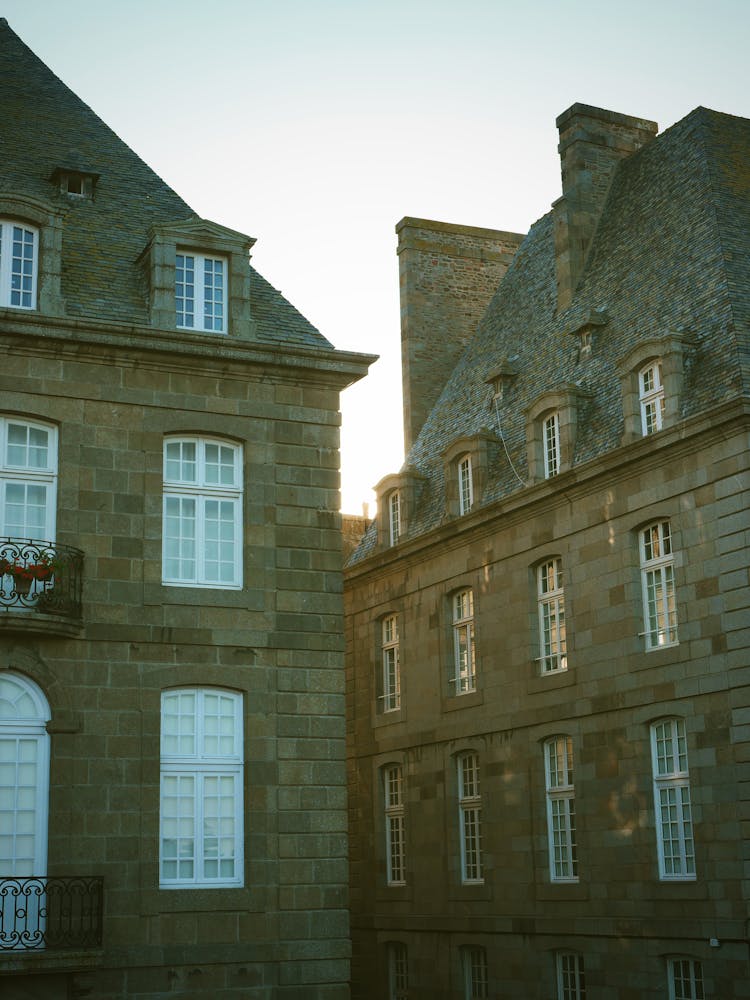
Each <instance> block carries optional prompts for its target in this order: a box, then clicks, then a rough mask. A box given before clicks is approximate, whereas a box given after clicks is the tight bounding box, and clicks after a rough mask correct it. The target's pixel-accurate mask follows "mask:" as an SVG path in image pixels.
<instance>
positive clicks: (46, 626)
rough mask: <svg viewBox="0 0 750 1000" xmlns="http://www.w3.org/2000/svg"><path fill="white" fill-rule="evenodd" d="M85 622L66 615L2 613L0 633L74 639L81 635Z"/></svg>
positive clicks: (31, 612) (0, 615)
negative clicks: (58, 636) (56, 636)
mask: <svg viewBox="0 0 750 1000" xmlns="http://www.w3.org/2000/svg"><path fill="white" fill-rule="evenodd" d="M82 629H83V622H82V621H81V620H80V619H79V618H70V617H68V616H65V615H47V614H44V613H43V612H41V611H34V610H33V609H30V610H28V611H3V612H1V613H0V632H18V633H23V634H24V635H62V636H68V637H71V638H74V637H75V636H77V635H80V634H81V631H82Z"/></svg>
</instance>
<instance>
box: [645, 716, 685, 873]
mask: <svg viewBox="0 0 750 1000" xmlns="http://www.w3.org/2000/svg"><path fill="white" fill-rule="evenodd" d="M651 762H652V767H653V775H654V812H655V815H656V846H657V853H658V857H659V878H660V879H678V880H686V879H694V878H695V842H694V840H693V817H692V811H691V808H690V775H689V773H688V755H687V739H686V736H685V720H684V719H663V720H662V721H660V722H655V723H654V724H653V725H652V726H651Z"/></svg>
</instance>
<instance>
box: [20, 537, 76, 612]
mask: <svg viewBox="0 0 750 1000" xmlns="http://www.w3.org/2000/svg"><path fill="white" fill-rule="evenodd" d="M82 584H83V552H81V550H80V549H74V548H72V547H71V546H70V545H57V544H53V543H52V542H42V541H37V540H35V539H33V538H27V539H23V538H11V537H7V536H6V537H2V536H0V612H2V611H38V612H42V613H44V614H48V615H63V616H65V617H67V618H78V619H80V618H81V613H82V609H81V589H82Z"/></svg>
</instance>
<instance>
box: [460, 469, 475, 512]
mask: <svg viewBox="0 0 750 1000" xmlns="http://www.w3.org/2000/svg"><path fill="white" fill-rule="evenodd" d="M473 506H474V483H473V480H472V467H471V455H466V456H465V457H464V458H462V459H461V460H460V461H459V463H458V510H459V513H460V514H468V513H469V511H470V510H471V508H472V507H473Z"/></svg>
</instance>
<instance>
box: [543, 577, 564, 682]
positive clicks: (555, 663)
mask: <svg viewBox="0 0 750 1000" xmlns="http://www.w3.org/2000/svg"><path fill="white" fill-rule="evenodd" d="M537 599H538V605H539V646H540V657H539V661H540V663H541V671H542V673H543V674H548V673H552V672H554V671H557V670H567V668H568V657H567V648H566V638H565V595H564V593H563V576H562V560H561V559H549V560H548V561H547V562H545V563H542V565H541V566H540V567H539V568H538V570H537Z"/></svg>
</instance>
